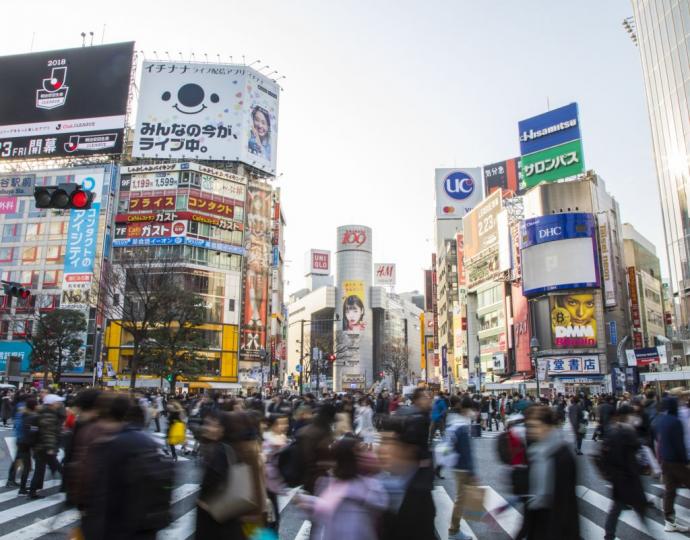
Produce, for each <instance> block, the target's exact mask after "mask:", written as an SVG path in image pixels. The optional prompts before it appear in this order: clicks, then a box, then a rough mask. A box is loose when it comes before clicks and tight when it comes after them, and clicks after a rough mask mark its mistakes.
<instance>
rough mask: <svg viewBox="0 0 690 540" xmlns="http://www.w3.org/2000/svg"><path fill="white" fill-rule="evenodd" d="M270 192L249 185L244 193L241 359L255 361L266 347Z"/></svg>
mask: <svg viewBox="0 0 690 540" xmlns="http://www.w3.org/2000/svg"><path fill="white" fill-rule="evenodd" d="M271 249H272V245H271V190H270V187H263V186H260V185H258V184H250V185H249V188H248V190H247V224H246V233H245V250H246V262H245V265H246V266H245V274H244V301H243V302H242V306H243V310H244V312H243V317H242V345H241V351H240V352H241V357H242V358H243V359H250V358H254V359H258V358H259V352H260V351H261V349H265V348H266V334H267V331H268V300H269V299H268V280H269V277H270V276H269V269H270V268H269V267H270V263H271V261H270V258H271Z"/></svg>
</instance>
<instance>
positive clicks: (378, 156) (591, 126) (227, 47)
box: [0, 0, 667, 292]
mask: <svg viewBox="0 0 690 540" xmlns="http://www.w3.org/2000/svg"><path fill="white" fill-rule="evenodd" d="M63 9H66V8H62V7H59V6H57V5H56V4H55V3H54V2H47V1H43V0H32V1H30V2H20V3H16V2H15V3H13V4H12V9H11V10H9V11H7V10H6V11H4V13H3V23H4V24H3V32H2V33H0V51H2V54H15V53H22V52H27V51H29V50H30V48H31V47H32V43H33V50H34V51H38V50H50V49H58V48H63V47H75V46H80V45H81V39H82V38H81V36H80V34H81V32H87V33H88V32H90V31H93V32H94V43H95V44H98V43H100V42H101V40H102V39H103V38H104V41H105V43H114V42H119V41H131V40H134V41H136V46H135V48H136V50H137V51H143V54H139V57H140V58H141V57H142V56H145V57H146V58H148V59H155V58H156V55H157V56H158V57H160V58H161V59H163V58H166V55H165V51H167V52H169V53H170V55H171V56H172V57H174V58H179V53H180V52H181V53H182V55H183V57H184V58H185V59H186V60H187V59H189V58H190V56H191V54H192V53H195V57H196V59H197V60H199V59H203V58H204V53H206V54H207V55H208V58H209V59H212V60H216V59H217V55H220V57H221V59H222V60H223V61H230V57H231V56H232V58H233V60H234V61H235V62H237V61H241V60H242V58H243V56H244V58H245V59H246V61H247V63H249V62H252V61H254V60H260V61H261V63H259V64H256V65H255V67H263V66H265V65H268V66H270V68H267V69H265V71H266V72H271V71H273V70H277V71H278V74H276V75H274V76H276V77H277V76H279V75H284V76H285V78H284V79H281V80H280V84H281V86H282V88H283V91H282V93H281V98H280V99H281V102H280V119H279V135H278V137H279V139H278V170H279V174H280V177H279V179H278V180H277V185H279V186H280V187H281V191H282V197H283V205H284V209H285V216H286V219H287V230H286V246H287V250H286V251H287V253H286V261H287V263H286V264H287V269H286V280H287V283H286V289H287V291H288V292H293V291H295V290H297V289H300V288H302V287H303V286H304V254H305V252H306V251H307V250H309V249H310V248H319V249H330V250H333V249H334V247H335V241H336V238H335V237H336V232H335V231H336V227H337V226H339V225H344V224H363V225H368V226H370V227H372V228H373V245H374V261H375V262H392V263H396V264H397V273H398V285H397V287H396V290H397V291H400V292H402V291H409V290H413V289H418V290H423V269H424V268H427V267H429V266H430V259H431V251H432V250H433V234H434V233H433V230H434V227H433V217H434V183H433V182H434V169H435V168H437V167H473V166H481V165H484V164H488V163H493V162H496V161H499V160H502V159H506V158H510V157H514V156H517V155H518V154H519V146H518V131H517V122H518V121H519V120H521V119H524V118H527V117H530V116H533V115H536V114H539V113H541V112H544V111H546V110H547V104H548V106H550V107H551V108H556V107H558V106H561V105H565V104H567V103H570V102H573V101H576V102H577V103H578V104H579V110H580V122H581V130H582V138H583V145H584V152H585V162H586V166H587V168H588V169H594V170H596V172H597V173H598V174H599V175H600V176H601V177H603V178H604V180H605V182H606V186H607V189H608V191H609V192H610V193H611V194H612V195H614V197H616V199H617V200H618V202H619V204H620V209H621V218H622V220H623V221H624V222H625V221H627V222H630V223H632V224H633V225H634V226H635V227H636V228H637V229H638V230H639V231H640V232H641V233H642V234H643V235H645V236H646V237H647V238H648V239H649V240H650V241H651V242H652V243H653V244H654V245H655V246H657V253H658V255H659V256H660V257H661V259H662V268H664V267H665V266H666V255H665V250H664V248H663V246H664V238H663V226H662V222H661V212H660V207H659V196H658V188H657V182H656V173H655V169H654V163H653V158H652V146H651V138H650V128H649V119H648V115H647V108H646V103H645V96H644V86H643V80H642V71H641V66H640V58H639V51H638V49H637V48H636V47H635V46H634V45H633V43H632V41H631V40H630V39H629V37H628V35H627V34H626V33H625V31H624V30H623V27H622V25H621V23H622V21H623V19H624V18H625V17H628V16H630V15H632V8H631V5H630V2H629V0H606V1H605V2H602V1H601V0H580V1H579V2H554V1H552V0H522V1H520V2H515V1H514V0H482V1H476V0H425V1H421V0H418V1H413V0H341V1H337V0H329V1H323V0H258V1H253V2H248V1H238V0H217V1H211V0H195V1H194V2H188V1H180V0H169V1H166V2H162V1H158V0H144V1H141V0H140V1H137V2H134V1H130V0H121V1H119V2H107V3H106V2H102V1H98V0H87V1H84V0H73V1H72V2H70V5H69V16H68V17H67V16H66V15H65V13H61V12H60V11H61V10H63ZM87 39H89V38H87ZM154 51H155V53H154ZM138 75H139V74H138ZM663 273H664V274H666V273H667V271H666V270H663Z"/></svg>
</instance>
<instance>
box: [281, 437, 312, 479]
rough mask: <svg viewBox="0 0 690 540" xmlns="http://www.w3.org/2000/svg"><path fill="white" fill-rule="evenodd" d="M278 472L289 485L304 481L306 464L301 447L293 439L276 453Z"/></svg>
mask: <svg viewBox="0 0 690 540" xmlns="http://www.w3.org/2000/svg"><path fill="white" fill-rule="evenodd" d="M277 463H278V472H279V473H280V476H282V477H283V480H284V481H285V483H286V484H287V485H288V486H289V487H297V486H299V485H301V484H302V483H303V482H304V477H305V475H306V472H307V465H306V463H305V462H304V457H303V455H302V448H301V447H300V444H299V441H297V440H295V441H292V442H291V443H290V444H288V445H287V446H286V447H285V448H283V449H282V450H280V451H279V452H278V453H277Z"/></svg>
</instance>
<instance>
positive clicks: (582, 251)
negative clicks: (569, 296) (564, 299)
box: [520, 213, 599, 296]
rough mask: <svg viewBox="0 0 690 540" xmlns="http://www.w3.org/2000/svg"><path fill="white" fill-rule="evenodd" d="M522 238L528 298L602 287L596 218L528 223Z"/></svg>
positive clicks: (561, 217)
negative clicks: (568, 290)
mask: <svg viewBox="0 0 690 540" xmlns="http://www.w3.org/2000/svg"><path fill="white" fill-rule="evenodd" d="M520 235H521V238H520V249H521V254H520V256H521V259H522V287H523V293H524V294H525V296H531V295H535V294H541V293H544V292H547V291H553V290H558V289H577V288H586V287H598V286H599V263H598V255H597V244H596V224H595V221H594V216H593V215H592V214H585V213H564V214H552V215H547V216H541V217H536V218H531V219H526V220H524V221H523V222H522V224H521V231H520Z"/></svg>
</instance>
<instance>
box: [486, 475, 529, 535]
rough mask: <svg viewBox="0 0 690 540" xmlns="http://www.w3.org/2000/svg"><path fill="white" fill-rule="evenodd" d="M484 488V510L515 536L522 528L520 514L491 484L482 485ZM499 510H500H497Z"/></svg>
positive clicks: (509, 533)
mask: <svg viewBox="0 0 690 540" xmlns="http://www.w3.org/2000/svg"><path fill="white" fill-rule="evenodd" d="M483 487H485V488H486V492H485V495H484V507H485V508H486V511H487V512H488V513H489V514H491V516H492V517H493V518H494V519H495V520H496V523H498V524H499V525H500V526H501V528H502V529H503V530H504V531H505V532H506V533H508V535H510V537H511V538H515V536H516V535H517V533H518V532H520V529H521V528H522V515H521V514H520V512H518V511H517V510H516V509H515V508H513V507H512V506H511V505H509V504H508V501H506V500H505V499H504V498H503V497H501V495H499V493H498V492H497V491H496V490H495V489H494V488H492V487H491V486H483ZM499 510H501V511H500V512H499Z"/></svg>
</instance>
